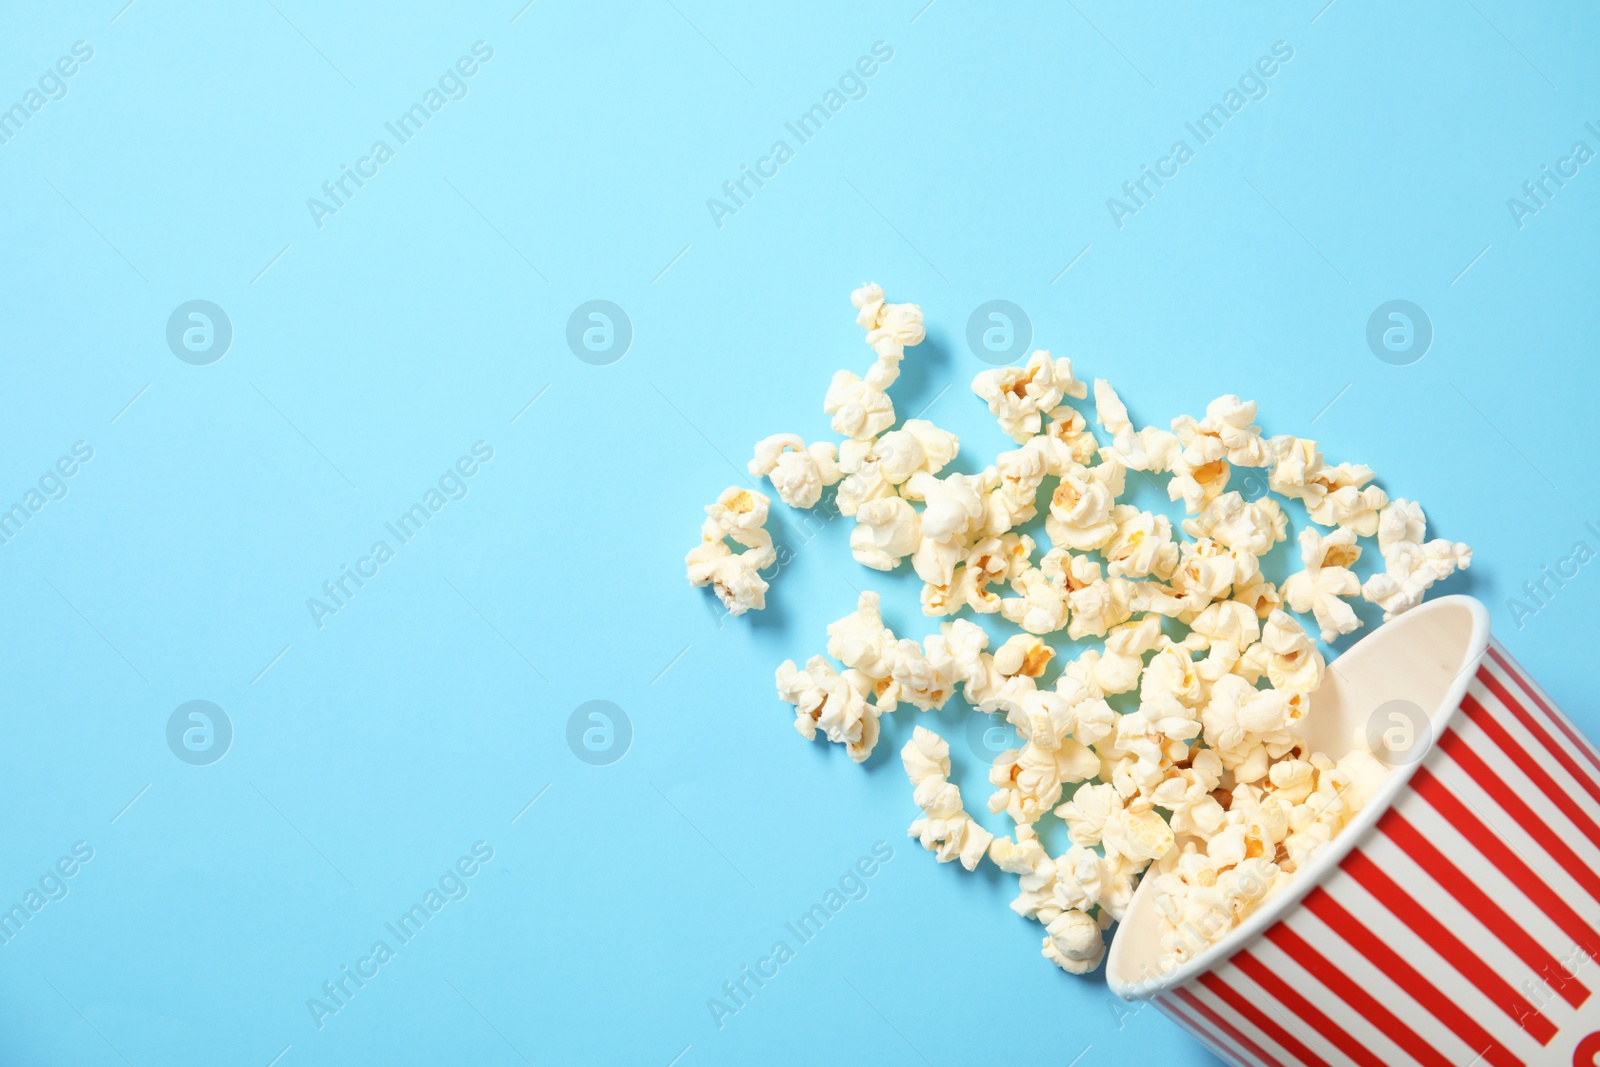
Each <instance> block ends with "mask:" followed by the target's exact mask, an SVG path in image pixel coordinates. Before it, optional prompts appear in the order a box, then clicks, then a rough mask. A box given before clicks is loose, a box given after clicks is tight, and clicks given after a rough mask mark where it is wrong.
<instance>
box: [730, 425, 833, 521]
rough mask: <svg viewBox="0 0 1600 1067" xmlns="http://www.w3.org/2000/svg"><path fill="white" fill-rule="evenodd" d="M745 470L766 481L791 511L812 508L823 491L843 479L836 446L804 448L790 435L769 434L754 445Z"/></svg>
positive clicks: (797, 438)
mask: <svg viewBox="0 0 1600 1067" xmlns="http://www.w3.org/2000/svg"><path fill="white" fill-rule="evenodd" d="M749 470H750V473H751V474H754V475H755V476H756V477H758V478H759V477H761V476H763V475H765V476H766V477H768V478H770V479H771V481H772V487H773V488H774V489H776V490H777V491H778V499H779V500H782V501H783V502H784V503H785V504H788V505H789V506H790V507H792V508H809V507H811V506H813V505H815V504H816V502H817V501H818V500H820V499H821V498H822V490H823V488H824V487H826V486H830V485H834V484H837V483H838V481H839V479H840V478H841V477H843V475H842V474H841V473H840V471H839V449H838V448H837V447H836V446H834V445H833V444H831V443H829V442H827V441H818V442H817V443H816V444H814V445H810V446H807V445H806V444H805V443H804V442H803V441H801V440H800V438H799V437H796V436H795V435H794V434H792V433H779V434H773V435H772V436H771V437H767V438H763V439H762V440H760V441H758V442H756V454H755V458H754V459H752V460H751V461H750V465H749Z"/></svg>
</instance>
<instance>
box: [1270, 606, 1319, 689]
mask: <svg viewBox="0 0 1600 1067" xmlns="http://www.w3.org/2000/svg"><path fill="white" fill-rule="evenodd" d="M1261 644H1262V645H1263V646H1264V647H1265V648H1266V649H1267V651H1268V653H1270V655H1271V659H1269V660H1268V662H1267V676H1268V677H1269V678H1271V679H1272V687H1273V688H1274V689H1286V690H1289V691H1291V692H1297V693H1312V692H1315V691H1316V689H1317V687H1318V686H1320V685H1321V684H1322V669H1323V661H1322V655H1321V653H1319V652H1318V651H1317V646H1316V645H1314V644H1312V643H1311V637H1310V635H1309V634H1307V633H1306V632H1305V631H1304V630H1302V629H1301V628H1300V624H1299V623H1297V622H1295V621H1294V619H1293V618H1291V617H1290V616H1289V615H1286V614H1285V613H1284V612H1282V611H1274V612H1273V613H1272V614H1271V615H1270V616H1268V617H1267V624H1266V626H1264V627H1262V629H1261Z"/></svg>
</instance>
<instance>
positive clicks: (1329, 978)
mask: <svg viewBox="0 0 1600 1067" xmlns="http://www.w3.org/2000/svg"><path fill="white" fill-rule="evenodd" d="M1267 938H1268V939H1269V940H1270V941H1271V942H1272V943H1273V944H1275V945H1277V946H1278V947H1279V948H1281V949H1283V951H1285V952H1287V953H1288V954H1289V955H1290V956H1291V957H1293V958H1294V961H1295V962H1296V963H1298V964H1299V965H1300V966H1301V967H1304V968H1305V969H1306V970H1307V971H1308V972H1309V973H1310V974H1311V976H1312V977H1313V978H1315V979H1316V980H1317V981H1319V982H1321V983H1322V984H1323V985H1325V986H1327V987H1328V988H1329V989H1330V990H1332V991H1333V992H1334V993H1335V994H1337V995H1338V996H1339V998H1340V999H1341V1000H1343V1001H1344V1002H1345V1003H1346V1004H1348V1005H1349V1006H1350V1007H1351V1009H1352V1010H1354V1011H1355V1013H1356V1014H1357V1015H1359V1016H1361V1017H1362V1018H1364V1019H1366V1020H1367V1021H1368V1022H1370V1023H1372V1024H1373V1025H1374V1026H1376V1027H1377V1028H1378V1029H1379V1030H1382V1031H1383V1032H1384V1034H1385V1035H1387V1036H1388V1038H1389V1040H1390V1041H1393V1042H1394V1043H1395V1044H1396V1045H1399V1046H1400V1047H1401V1048H1403V1049H1405V1050H1406V1051H1407V1052H1409V1053H1411V1056H1412V1058H1413V1059H1415V1060H1416V1061H1417V1062H1418V1063H1424V1064H1429V1065H1431V1067H1451V1064H1450V1061H1449V1060H1447V1059H1445V1058H1444V1055H1443V1054H1442V1053H1440V1052H1439V1050H1437V1049H1435V1048H1434V1047H1433V1046H1432V1045H1430V1044H1428V1043H1427V1042H1426V1041H1424V1040H1423V1039H1422V1038H1421V1037H1419V1036H1417V1032H1416V1031H1415V1030H1413V1029H1411V1027H1409V1026H1407V1025H1406V1024H1405V1023H1403V1022H1401V1021H1400V1020H1399V1019H1398V1018H1396V1017H1395V1014H1394V1013H1393V1012H1391V1011H1390V1010H1389V1009H1388V1008H1385V1007H1384V1006H1383V1005H1382V1004H1380V1003H1378V1001H1377V999H1376V998H1375V997H1373V995H1372V994H1371V993H1368V992H1367V991H1366V990H1365V989H1362V988H1361V986H1359V985H1358V984H1356V982H1355V981H1353V980H1352V979H1351V978H1350V976H1349V975H1347V974H1345V973H1344V972H1343V971H1341V970H1339V969H1338V968H1337V967H1335V966H1334V965H1333V964H1331V963H1329V962H1328V961H1327V959H1326V958H1324V957H1323V955H1322V953H1320V952H1318V951H1317V950H1316V949H1314V948H1312V947H1311V946H1310V945H1309V944H1307V943H1306V940H1305V938H1303V937H1301V936H1300V935H1299V934H1297V933H1295V932H1294V931H1293V930H1291V929H1289V924H1288V923H1281V922H1280V923H1278V924H1276V925H1275V926H1273V927H1272V929H1270V930H1268V931H1267Z"/></svg>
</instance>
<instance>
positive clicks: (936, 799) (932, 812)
mask: <svg viewBox="0 0 1600 1067" xmlns="http://www.w3.org/2000/svg"><path fill="white" fill-rule="evenodd" d="M900 760H901V762H902V763H904V764H905V768H906V776H907V777H909V778H910V779H911V784H912V785H913V786H914V787H915V792H914V794H913V799H914V800H915V801H916V805H917V807H919V808H921V809H922V813H923V818H920V819H918V820H916V821H915V822H913V823H912V824H911V829H910V830H909V831H908V833H907V836H909V837H915V838H917V839H919V840H920V841H921V842H922V847H923V848H925V849H927V850H928V851H929V852H932V853H934V854H935V856H936V858H937V859H938V861H939V862H940V863H949V862H950V861H951V860H960V861H961V866H963V867H965V868H966V869H967V870H969V871H972V870H976V869H977V867H978V863H979V861H980V860H982V859H983V857H984V854H985V853H986V852H987V851H988V849H989V843H990V842H991V841H993V840H994V835H993V834H991V833H990V832H989V831H987V830H985V829H984V828H983V827H981V826H979V825H978V824H977V823H976V822H974V821H973V820H972V817H971V816H970V815H968V814H967V813H966V810H965V809H964V808H962V806H961V790H960V788H959V787H957V786H955V785H953V784H952V783H951V782H950V781H949V780H948V775H949V773H950V746H949V744H947V743H946V742H945V740H944V739H943V738H942V737H940V736H939V735H938V734H936V733H934V732H933V731H932V730H927V729H924V728H923V727H921V726H918V727H916V728H915V729H914V730H913V731H912V732H911V740H910V741H907V742H906V745H905V747H904V748H903V749H901V750H900Z"/></svg>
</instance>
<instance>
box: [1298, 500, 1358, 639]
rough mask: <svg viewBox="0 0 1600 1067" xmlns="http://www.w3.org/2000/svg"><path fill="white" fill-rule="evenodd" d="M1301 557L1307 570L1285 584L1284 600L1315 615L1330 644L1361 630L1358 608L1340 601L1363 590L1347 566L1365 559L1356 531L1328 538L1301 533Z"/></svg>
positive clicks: (1308, 529)
mask: <svg viewBox="0 0 1600 1067" xmlns="http://www.w3.org/2000/svg"><path fill="white" fill-rule="evenodd" d="M1300 558H1301V560H1302V561H1304V563H1305V570H1303V571H1300V572H1299V573H1297V574H1292V575H1290V576H1289V580H1288V581H1286V582H1284V583H1283V599H1284V601H1285V602H1286V603H1288V605H1289V607H1290V608H1292V609H1294V610H1295V611H1298V612H1301V613H1302V614H1303V613H1305V612H1307V611H1309V612H1311V613H1312V614H1313V615H1315V616H1316V620H1317V625H1318V626H1319V627H1321V628H1322V639H1323V640H1324V641H1327V642H1329V643H1332V642H1333V641H1335V640H1337V639H1338V638H1339V636H1340V635H1342V634H1347V633H1350V632H1352V631H1353V630H1355V629H1357V628H1359V627H1360V625H1361V620H1360V619H1358V618H1356V613H1355V609H1353V608H1352V607H1351V606H1350V605H1349V604H1346V603H1345V602H1344V601H1343V600H1341V599H1339V598H1340V597H1348V596H1355V595H1356V594H1357V593H1358V592H1360V591H1361V583H1360V581H1359V580H1357V578H1356V576H1355V572H1354V571H1351V570H1350V569H1349V567H1348V566H1347V564H1350V563H1354V562H1355V561H1356V560H1357V559H1360V558H1361V548H1360V547H1359V546H1358V545H1357V544H1356V532H1355V530H1353V529H1350V528H1349V527H1345V528H1343V529H1340V530H1336V531H1334V532H1333V533H1331V534H1329V535H1328V536H1327V537H1323V536H1322V535H1321V534H1319V533H1317V531H1315V530H1313V529H1311V528H1310V527H1307V528H1306V529H1304V530H1301V531H1300Z"/></svg>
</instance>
